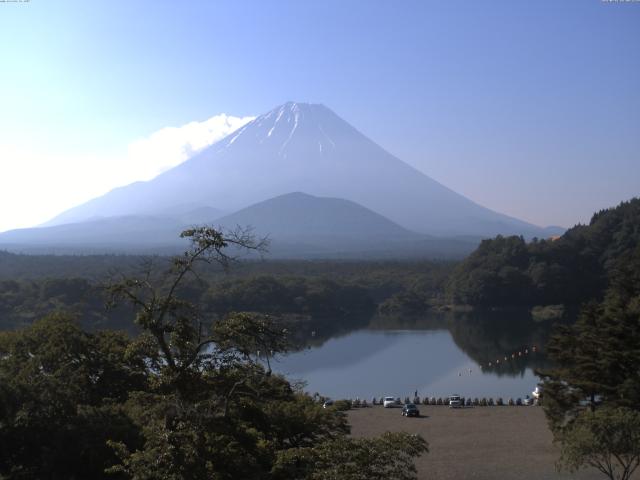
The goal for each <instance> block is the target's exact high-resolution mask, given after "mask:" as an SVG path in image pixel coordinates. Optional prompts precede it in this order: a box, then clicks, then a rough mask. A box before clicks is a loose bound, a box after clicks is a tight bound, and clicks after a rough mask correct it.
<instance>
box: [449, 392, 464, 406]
mask: <svg viewBox="0 0 640 480" xmlns="http://www.w3.org/2000/svg"><path fill="white" fill-rule="evenodd" d="M462 406H463V405H462V399H461V398H460V395H449V408H459V407H462Z"/></svg>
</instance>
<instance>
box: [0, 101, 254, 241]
mask: <svg viewBox="0 0 640 480" xmlns="http://www.w3.org/2000/svg"><path fill="white" fill-rule="evenodd" d="M253 118H254V117H236V116H232V115H227V114H225V113H221V114H219V115H214V116H212V117H211V118H209V119H207V120H204V121H192V122H189V123H187V124H185V125H182V126H179V127H165V128H161V129H160V130H158V131H156V132H153V133H151V134H150V135H148V136H146V137H144V138H139V139H136V140H134V141H132V142H131V143H130V144H129V145H128V146H127V147H126V148H125V149H123V152H122V154H120V155H101V154H99V153H87V154H71V155H69V154H66V153H64V152H55V153H52V152H50V151H43V150H39V149H38V147H36V146H29V147H26V146H23V145H12V144H8V143H0V165H1V166H2V175H1V176H0V204H1V205H3V208H2V215H0V232H2V231H5V230H9V229H13V228H22V227H30V226H33V225H36V224H39V223H42V222H44V221H46V220H49V219H50V218H51V217H53V216H54V215H56V214H58V213H60V212H61V211H63V210H65V209H67V208H71V207H73V206H74V205H78V204H79V203H82V202H85V201H87V200H89V199H91V198H93V197H95V196H97V195H101V194H104V193H106V192H108V191H109V190H111V189H113V188H115V187H118V186H121V185H127V184H129V183H132V182H135V181H141V180H142V181H143V180H150V179H152V178H153V177H155V176H156V175H158V174H160V173H162V172H164V171H166V170H168V169H170V168H172V167H175V166H176V165H178V164H180V163H182V162H184V161H185V160H187V159H189V158H190V157H192V156H193V155H194V154H196V153H198V152H199V151H200V150H202V149H204V148H206V147H208V146H210V145H212V144H213V143H215V142H217V141H218V140H220V139H221V138H223V137H225V136H226V135H228V134H229V133H231V132H232V131H234V130H236V129H238V128H240V127H242V126H243V125H245V124H246V123H248V122H250V121H251V120H253ZM34 143H35V144H37V142H34ZM41 148H43V147H41Z"/></svg>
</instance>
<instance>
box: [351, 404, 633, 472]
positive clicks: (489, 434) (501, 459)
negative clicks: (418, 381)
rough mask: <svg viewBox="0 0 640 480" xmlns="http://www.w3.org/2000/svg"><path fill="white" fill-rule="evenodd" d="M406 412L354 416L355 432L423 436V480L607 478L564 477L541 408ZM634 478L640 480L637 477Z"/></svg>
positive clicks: (377, 408) (432, 408)
mask: <svg viewBox="0 0 640 480" xmlns="http://www.w3.org/2000/svg"><path fill="white" fill-rule="evenodd" d="M400 411H401V410H400V408H382V407H380V406H374V407H371V408H360V409H354V410H351V411H349V412H348V419H349V423H350V424H351V434H352V435H353V436H354V437H371V436H376V435H380V434H382V433H384V432H385V431H391V432H398V431H402V432H408V433H419V434H421V435H422V436H423V437H424V438H425V439H426V440H427V442H429V453H428V454H425V455H423V456H422V457H420V458H419V459H418V460H417V462H416V466H417V468H418V478H419V479H420V480H423V479H424V480H426V479H430V480H448V479H456V480H464V479H474V480H485V479H486V480H494V479H500V480H510V479H514V480H529V479H531V480H546V479H550V480H551V479H553V480H558V479H570V478H575V479H580V480H592V479H593V480H596V479H603V478H605V477H604V476H603V475H602V474H601V473H599V472H597V471H596V470H595V469H589V470H583V471H581V472H579V473H577V474H573V475H571V474H568V473H563V474H559V473H557V472H556V470H555V462H556V460H557V459H558V456H559V451H558V448H557V447H555V446H554V445H553V443H552V435H551V432H550V431H549V429H548V427H547V422H546V419H545V416H544V412H543V410H542V408H541V407H535V406H531V407H525V406H522V407H508V406H504V407H475V408H463V409H452V408H448V407H446V406H424V405H420V413H421V414H422V417H421V418H405V417H403V416H401V414H400ZM633 478H634V479H637V478H640V476H638V475H637V474H636V475H634V477H633Z"/></svg>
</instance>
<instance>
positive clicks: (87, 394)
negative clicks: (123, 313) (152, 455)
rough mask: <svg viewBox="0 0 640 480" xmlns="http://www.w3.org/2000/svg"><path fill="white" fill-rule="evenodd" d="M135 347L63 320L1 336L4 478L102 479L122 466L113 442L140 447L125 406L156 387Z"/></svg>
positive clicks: (0, 458)
mask: <svg viewBox="0 0 640 480" xmlns="http://www.w3.org/2000/svg"><path fill="white" fill-rule="evenodd" d="M129 347H130V342H129V340H128V339H127V337H126V336H125V335H123V334H120V333H117V332H100V333H98V334H88V333H86V332H83V331H82V330H81V329H80V328H79V327H78V325H77V323H76V322H75V321H74V319H72V318H71V317H69V316H65V315H62V314H54V315H50V316H48V317H45V318H43V319H42V320H40V321H38V322H36V323H35V324H34V325H33V326H31V327H29V328H26V329H24V330H21V331H15V332H2V333H0V451H1V452H2V455H0V477H2V476H5V477H7V478H12V479H14V478H54V479H55V478H61V479H62V478H100V477H101V476H102V475H103V471H104V469H105V468H107V467H109V466H110V465H111V464H113V462H115V461H116V460H117V458H116V456H115V455H114V452H113V451H112V450H111V449H109V448H108V446H107V444H106V442H107V440H108V439H115V440H118V441H120V442H122V443H123V444H126V445H129V446H130V447H133V446H136V445H140V440H141V439H140V437H139V435H138V430H137V428H136V427H135V426H134V425H133V423H132V422H131V420H130V419H129V418H128V416H127V415H126V414H125V413H124V411H123V409H122V408H121V407H120V406H119V405H118V403H119V402H121V401H123V400H125V399H126V398H127V395H128V392H129V391H131V390H140V389H145V388H146V385H147V382H148V378H147V373H146V367H145V364H144V358H143V357H142V356H140V355H136V353H135V352H133V351H130V350H129Z"/></svg>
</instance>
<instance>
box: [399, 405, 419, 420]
mask: <svg viewBox="0 0 640 480" xmlns="http://www.w3.org/2000/svg"><path fill="white" fill-rule="evenodd" d="M402 415H403V416H404V417H419V416H420V410H418V407H416V406H415V404H413V403H406V404H405V405H404V407H402Z"/></svg>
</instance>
